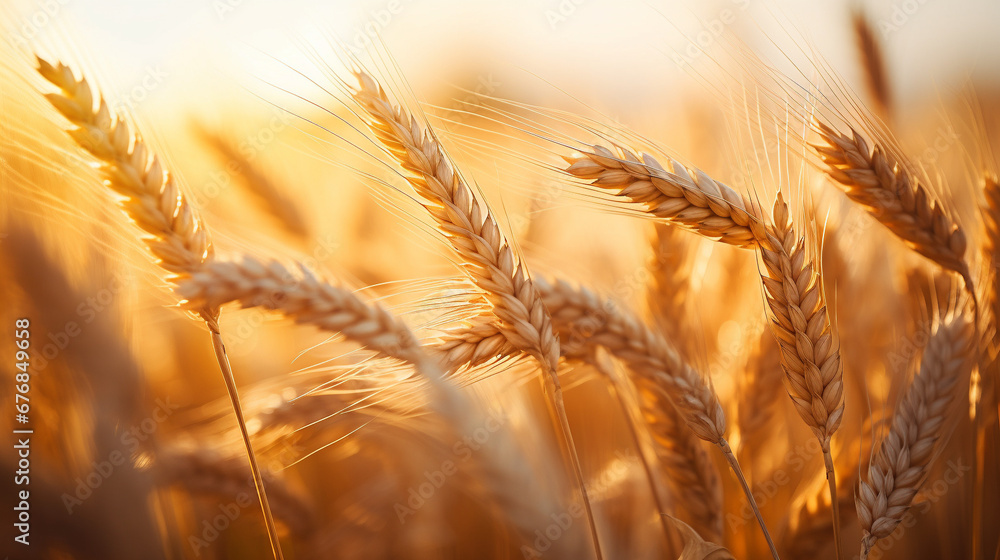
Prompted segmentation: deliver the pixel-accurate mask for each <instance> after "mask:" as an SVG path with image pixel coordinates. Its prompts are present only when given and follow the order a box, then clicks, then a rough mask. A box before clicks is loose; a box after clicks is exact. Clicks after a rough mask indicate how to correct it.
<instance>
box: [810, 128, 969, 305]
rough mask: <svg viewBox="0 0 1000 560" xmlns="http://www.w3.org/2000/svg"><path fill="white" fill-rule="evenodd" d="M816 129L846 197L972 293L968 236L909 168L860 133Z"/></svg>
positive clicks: (822, 153) (829, 168)
mask: <svg viewBox="0 0 1000 560" xmlns="http://www.w3.org/2000/svg"><path fill="white" fill-rule="evenodd" d="M814 128H815V129H816V131H817V132H818V133H819V134H820V136H821V137H822V138H823V141H824V142H825V143H826V144H825V145H814V146H813V147H814V148H815V150H816V152H817V153H818V154H819V155H820V157H821V158H822V160H823V162H824V163H825V164H826V165H827V174H828V175H829V176H830V177H831V178H832V179H833V180H834V181H836V182H838V183H839V184H840V185H841V186H842V188H843V190H844V192H845V193H846V194H847V196H848V197H849V198H850V199H851V200H853V201H854V202H857V203H858V204H860V205H861V206H862V207H864V208H865V210H867V211H868V213H869V214H871V215H872V216H873V217H874V218H875V219H876V220H878V221H879V222H881V223H882V224H883V225H884V226H885V227H887V228H889V230H890V231H891V232H892V233H894V234H895V235H896V236H897V237H899V238H900V239H901V240H902V241H903V242H904V243H906V245H907V246H908V247H910V248H911V249H913V250H914V251H916V252H918V253H920V254H921V255H923V256H925V257H927V258H929V259H930V260H932V261H934V262H936V263H937V264H938V265H940V266H941V267H943V268H945V269H947V270H951V271H954V272H957V273H958V274H960V275H961V276H962V279H963V280H965V282H966V285H967V287H968V288H969V289H970V290H971V289H972V288H973V285H972V278H971V276H970V274H969V267H968V265H967V264H966V262H965V249H966V237H965V232H964V231H962V228H961V227H960V226H959V224H958V223H957V222H956V221H955V219H954V218H953V217H952V216H951V215H949V213H948V211H947V210H946V209H945V207H944V205H943V204H942V202H941V201H939V200H936V199H935V198H934V196H933V195H932V194H931V193H930V192H929V191H928V190H927V188H926V187H924V185H922V184H920V182H919V181H918V180H917V178H916V177H913V176H912V175H911V173H910V171H909V170H907V168H906V165H905V163H904V162H900V161H898V160H897V159H896V157H895V156H894V155H893V154H892V151H891V150H887V149H886V148H885V147H883V146H880V145H877V144H876V145H875V147H874V149H869V147H868V143H867V142H866V141H865V139H864V138H863V137H862V136H861V135H860V134H858V132H857V131H854V130H852V131H851V132H852V135H851V136H847V135H844V134H841V133H839V132H837V131H836V130H835V129H833V128H832V127H830V126H828V125H826V124H824V123H822V122H814Z"/></svg>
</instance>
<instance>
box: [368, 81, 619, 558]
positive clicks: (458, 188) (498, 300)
mask: <svg viewBox="0 0 1000 560" xmlns="http://www.w3.org/2000/svg"><path fill="white" fill-rule="evenodd" d="M355 76H356V77H357V79H358V84H359V85H358V88H357V89H355V90H354V92H353V94H354V100H355V101H356V102H357V104H358V105H359V106H360V107H361V108H362V109H363V110H364V111H365V112H366V113H367V114H368V117H369V118H368V120H367V125H368V127H369V128H370V129H371V131H372V132H373V133H374V134H375V136H376V137H377V138H378V140H379V141H380V142H382V144H383V145H384V146H385V147H386V148H387V149H388V151H389V152H390V153H391V154H392V156H393V157H394V158H395V159H396V160H397V161H398V163H399V164H400V165H401V166H402V167H403V169H404V170H406V171H407V176H406V180H407V181H408V182H409V184H410V186H411V187H413V189H414V190H415V191H416V192H417V194H418V195H419V197H420V198H421V199H422V200H423V206H424V208H426V209H427V211H428V212H429V213H430V214H431V216H432V217H433V218H434V220H435V221H436V222H437V225H438V228H439V229H440V230H441V232H442V233H444V235H445V236H446V237H447V238H448V240H449V241H450V242H451V244H452V247H453V248H454V249H455V251H456V252H457V253H458V254H459V256H460V257H461V259H462V266H463V268H464V269H465V271H466V273H467V274H468V275H469V276H470V277H471V278H472V280H473V282H474V283H475V284H476V286H478V287H479V288H480V289H481V290H482V291H483V294H484V296H485V298H486V300H487V301H489V302H490V305H491V306H492V308H493V313H494V314H495V315H496V316H497V318H498V319H499V320H500V327H501V332H502V333H503V335H504V336H505V337H507V339H508V340H509V341H510V342H511V343H512V344H513V345H514V346H516V347H517V348H518V349H520V350H521V351H523V352H527V353H528V354H531V355H532V356H535V357H536V358H537V359H538V361H539V362H540V363H541V364H542V369H543V373H544V375H545V378H544V379H545V381H544V382H545V389H546V392H547V393H548V395H547V396H548V405H549V407H550V412H551V414H552V416H553V418H554V420H555V421H556V423H557V425H558V429H559V432H560V436H561V439H562V442H563V443H564V444H565V451H566V454H567V455H568V458H569V461H570V463H571V465H572V467H573V471H574V475H575V476H576V482H577V486H578V488H579V489H580V494H581V496H582V498H583V504H584V508H585V510H586V513H587V520H588V522H589V525H590V530H591V536H592V539H593V542H594V549H595V551H596V553H597V557H598V560H600V559H601V558H602V552H601V545H600V542H599V539H598V533H597V525H596V521H595V520H594V514H593V511H592V507H591V504H590V499H589V498H588V496H587V486H586V481H585V478H584V475H583V468H582V467H581V466H580V459H579V457H578V456H577V452H576V445H575V443H574V441H573V434H572V431H571V429H570V425H569V419H568V417H567V415H566V406H565V403H564V401H563V395H562V387H561V386H560V383H559V376H558V367H559V341H558V340H557V339H556V337H555V335H554V334H553V332H552V324H551V319H550V317H549V314H548V312H547V311H546V310H545V306H544V305H543V304H542V300H541V297H539V295H538V293H537V291H536V290H535V287H534V286H533V284H532V282H531V278H530V277H529V276H528V272H527V270H526V269H525V267H524V265H523V263H521V262H520V261H519V259H518V258H517V255H515V253H514V250H513V249H512V248H511V246H510V244H509V243H508V242H507V239H506V237H505V236H504V234H503V232H502V231H501V230H500V227H499V225H497V222H496V220H495V218H494V217H493V214H492V213H491V212H490V210H489V207H487V206H486V204H485V203H483V202H481V201H480V200H479V199H478V197H477V196H476V193H475V192H474V191H473V190H472V188H471V187H470V186H469V184H468V183H467V182H466V181H465V179H463V178H462V176H461V175H460V174H459V172H458V170H457V169H456V168H455V166H454V165H453V164H452V162H451V160H450V158H448V156H447V154H446V153H445V150H444V147H443V146H441V144H440V143H439V142H438V140H437V137H436V136H435V134H434V132H433V130H431V129H430V127H427V128H426V129H425V128H424V127H422V126H421V123H420V121H419V120H418V119H417V118H416V117H414V116H413V115H411V114H409V113H408V112H407V111H406V110H405V109H404V108H403V107H401V106H396V105H394V104H393V103H392V101H390V100H389V97H388V96H387V95H386V92H385V91H384V90H383V89H382V87H381V86H380V85H379V84H378V83H377V82H376V81H375V80H374V78H372V77H371V76H370V75H368V74H367V73H365V72H363V71H360V70H359V71H356V72H355Z"/></svg>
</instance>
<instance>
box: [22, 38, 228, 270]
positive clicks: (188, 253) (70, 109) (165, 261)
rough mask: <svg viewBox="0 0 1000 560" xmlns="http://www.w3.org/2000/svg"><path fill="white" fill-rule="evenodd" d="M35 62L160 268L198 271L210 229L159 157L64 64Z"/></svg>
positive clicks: (73, 134) (49, 96)
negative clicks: (51, 85)
mask: <svg viewBox="0 0 1000 560" xmlns="http://www.w3.org/2000/svg"><path fill="white" fill-rule="evenodd" d="M37 62H38V72H39V73H40V74H41V75H42V77H44V78H45V79H46V80H48V81H49V82H51V83H52V84H53V85H55V86H56V87H57V88H59V93H49V94H46V96H45V97H46V98H47V99H48V100H49V101H50V102H51V103H52V105H53V106H54V107H55V108H56V109H57V110H58V111H59V112H60V113H62V115H63V116H65V117H66V118H67V119H68V120H69V121H70V122H71V123H72V124H73V125H74V126H75V127H76V128H74V129H72V130H70V131H69V135H70V136H71V137H72V138H73V140H74V141H76V143H77V144H78V145H79V146H80V147H81V148H83V149H85V150H87V151H88V152H89V153H90V154H91V155H93V156H94V157H95V158H97V160H98V162H99V168H100V171H101V173H102V175H104V182H105V184H106V185H107V186H108V187H110V188H111V189H113V190H114V191H115V192H116V193H118V194H119V195H121V196H122V197H124V198H123V199H122V200H121V206H122V209H123V210H124V211H125V213H126V214H128V216H129V217H130V218H132V220H133V221H134V222H135V224H136V225H138V226H139V227H140V228H142V230H143V231H145V232H146V233H147V234H148V235H146V236H144V241H145V242H146V245H147V246H148V247H149V249H150V251H151V252H152V253H153V255H155V256H156V258H157V260H158V263H159V265H160V266H162V267H163V268H164V269H166V270H168V271H170V272H172V273H174V274H177V275H181V276H184V275H189V274H191V272H193V271H194V270H197V269H198V268H199V267H200V266H201V265H202V264H203V263H204V262H205V261H206V260H207V259H210V258H211V255H212V244H211V241H210V240H209V236H208V231H207V230H206V229H205V227H204V225H202V222H201V218H200V217H199V216H198V213H197V212H196V211H195V210H194V208H192V207H191V205H190V203H188V201H187V199H186V198H185V197H184V194H183V193H182V192H181V191H180V190H179V189H178V188H177V184H176V182H175V181H174V179H173V177H171V176H170V173H169V172H168V171H167V170H166V169H164V167H163V165H162V164H161V163H160V159H159V158H158V157H157V156H156V154H154V153H152V152H151V151H150V150H149V149H148V148H147V147H146V144H145V143H143V141H142V139H141V138H139V137H138V136H137V135H135V134H133V133H132V132H131V131H130V130H129V126H128V123H127V122H125V120H124V119H123V118H122V117H121V115H117V114H115V113H112V111H111V110H110V109H109V108H108V104H107V103H106V102H105V101H104V98H103V97H102V96H101V95H100V94H99V93H97V92H96V91H94V90H93V89H91V87H90V84H89V83H87V80H86V79H85V78H81V79H79V80H77V79H76V77H75V76H74V75H73V71H72V69H70V68H69V67H68V66H66V65H64V64H62V63H61V62H57V63H56V64H55V65H53V64H50V63H49V62H46V61H45V60H43V59H41V58H37ZM95 105H96V107H95Z"/></svg>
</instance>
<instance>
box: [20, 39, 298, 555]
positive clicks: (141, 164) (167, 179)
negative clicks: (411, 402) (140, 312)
mask: <svg viewBox="0 0 1000 560" xmlns="http://www.w3.org/2000/svg"><path fill="white" fill-rule="evenodd" d="M35 58H36V60H37V62H38V72H39V74H41V75H42V77H43V78H45V79H46V80H48V81H49V82H50V83H51V84H52V85H54V86H56V87H57V88H59V93H49V94H46V95H45V97H46V99H48V100H49V102H50V103H51V104H52V105H53V106H54V107H55V108H56V110H58V111H59V112H60V113H62V115H63V116H64V117H66V118H67V119H68V120H69V121H70V122H71V123H72V124H73V125H74V126H75V127H76V128H74V129H71V130H70V131H69V135H70V137H72V138H73V140H74V141H75V142H76V143H77V144H78V145H79V146H80V147H81V148H83V149H84V150H86V151H87V152H89V153H90V154H91V155H92V156H94V157H95V158H96V159H97V161H98V164H99V169H100V171H101V174H102V175H103V176H104V183H105V185H107V186H108V187H109V188H111V189H112V190H114V191H115V192H116V193H118V194H119V195H121V196H122V197H123V199H122V200H121V201H120V204H121V206H122V209H123V210H124V211H125V213H126V214H127V215H128V216H129V217H130V218H131V219H132V221H133V222H135V224H136V225H137V226H139V227H140V228H141V229H142V230H143V231H145V232H146V234H147V235H145V236H144V241H145V243H146V246H147V247H149V250H150V252H152V253H153V255H154V256H155V257H156V259H157V263H158V264H159V265H160V266H161V267H162V268H163V269H165V270H166V271H168V272H170V273H171V279H172V280H178V279H181V278H184V277H187V276H190V275H191V274H192V273H193V272H195V271H197V270H199V269H200V268H201V267H202V266H204V265H205V263H206V262H209V261H211V259H212V256H213V251H212V243H211V241H210V240H209V236H208V230H206V229H205V227H204V225H203V224H202V222H201V218H200V217H199V216H198V213H197V212H196V211H195V210H194V208H193V207H192V206H191V204H190V203H189V202H188V200H187V198H185V196H184V194H183V193H182V192H181V190H180V189H179V188H178V186H177V183H176V182H175V181H174V179H173V177H172V176H171V175H170V173H169V172H168V171H167V170H166V169H165V168H164V167H163V165H162V164H161V163H160V159H159V158H158V157H157V156H156V154H155V153H153V152H152V150H150V149H148V148H147V147H146V144H145V143H144V142H143V141H142V138H140V137H139V136H138V135H136V134H134V133H132V132H131V131H130V130H129V126H128V123H127V122H126V121H125V119H124V118H122V116H121V115H118V114H116V113H112V111H111V110H110V109H109V108H108V104H107V103H106V102H105V101H104V97H103V96H102V95H100V93H96V92H95V91H94V90H93V89H91V87H90V84H89V83H87V80H86V78H81V79H79V80H77V79H76V77H75V76H74V75H73V70H72V69H71V68H69V67H68V66H66V65H64V64H63V63H61V62H57V63H56V64H55V65H53V64H50V63H49V62H47V61H45V60H44V59H42V58H41V57H37V56H36V57H35ZM95 102H96V106H97V107H96V109H95V107H94V106H95ZM194 311H196V312H197V313H198V314H200V315H201V317H202V318H203V319H204V320H205V323H206V324H207V325H208V328H209V330H210V331H211V333H212V346H213V349H214V350H215V355H216V358H217V360H218V362H219V369H220V370H221V371H222V376H223V378H224V380H225V382H226V390H227V391H228V393H229V398H230V400H231V401H232V405H233V412H234V413H235V414H236V420H237V422H238V423H239V426H240V430H241V433H242V436H243V443H244V445H245V446H246V450H247V458H248V460H249V462H250V467H251V470H252V472H253V474H254V482H255V485H256V487H257V494H258V497H259V498H260V504H261V509H262V510H263V513H264V521H265V524H266V526H267V531H268V538H269V539H270V541H271V549H272V552H273V553H274V556H275V558H277V559H278V560H281V558H282V553H281V543H280V541H279V540H278V532H277V529H276V528H275V526H274V519H273V517H272V515H271V510H270V506H269V505H268V501H267V493H266V491H265V489H264V481H263V478H261V474H260V468H259V467H258V465H257V458H256V455H255V454H254V451H253V446H252V444H251V443H250V434H249V433H248V432H247V429H246V421H245V420H244V418H243V410H242V407H241V406H240V397H239V393H238V392H237V389H236V380H235V378H234V377H233V372H232V368H231V367H230V365H229V357H228V356H227V355H226V349H225V346H224V345H223V343H222V334H221V333H220V332H219V324H218V317H219V313H218V309H217V308H211V307H204V308H199V309H196V310H194Z"/></svg>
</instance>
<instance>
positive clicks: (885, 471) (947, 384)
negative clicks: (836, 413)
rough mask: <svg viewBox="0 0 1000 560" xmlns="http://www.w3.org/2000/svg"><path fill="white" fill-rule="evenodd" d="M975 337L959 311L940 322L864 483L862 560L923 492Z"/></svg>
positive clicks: (861, 493)
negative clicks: (918, 493) (919, 492)
mask: <svg viewBox="0 0 1000 560" xmlns="http://www.w3.org/2000/svg"><path fill="white" fill-rule="evenodd" d="M974 336H975V335H974V329H973V322H972V321H970V320H969V319H968V318H967V317H966V316H964V314H963V313H961V312H959V311H952V312H951V313H949V315H948V316H947V317H945V318H944V319H943V320H942V321H941V322H939V323H937V324H935V330H934V332H933V333H932V334H931V337H930V339H929V340H928V343H927V347H926V348H925V349H924V354H923V358H922V360H921V363H920V371H919V372H918V373H917V374H916V375H915V376H914V378H913V381H912V383H911V384H910V387H909V388H908V389H907V391H906V394H905V395H904V396H903V398H902V400H901V401H900V403H899V405H898V406H897V408H896V410H895V412H894V413H893V417H892V427H891V428H890V429H889V433H888V434H887V435H886V437H885V439H884V440H882V443H881V445H880V446H879V450H878V453H877V454H876V456H875V459H874V461H872V464H871V465H870V466H869V468H868V479H867V480H863V481H862V482H861V486H860V489H859V492H858V496H857V504H858V517H859V519H860V521H861V527H862V529H863V530H864V536H863V537H862V539H861V558H862V560H864V559H865V558H867V557H868V554H869V553H870V552H871V549H872V547H873V546H875V544H876V543H877V542H878V541H879V540H880V539H884V538H886V537H888V536H889V535H890V534H892V532H893V530H894V529H895V528H896V526H898V525H899V523H900V521H902V517H903V514H904V513H906V511H907V509H909V507H910V504H911V503H912V502H913V498H914V497H915V496H916V494H917V492H918V491H919V490H920V485H921V484H922V483H923V481H924V479H925V478H926V475H927V471H928V468H929V466H930V464H931V461H932V460H933V458H934V456H935V454H936V451H937V449H938V448H939V439H940V438H941V437H942V435H944V433H945V429H946V426H947V424H948V418H949V416H950V414H949V412H950V411H949V407H950V405H951V403H952V402H953V400H954V397H955V386H956V385H957V384H958V383H957V382H958V381H959V380H960V379H961V378H962V376H963V375H965V374H967V373H968V366H969V365H970V363H971V360H970V358H971V357H972V353H973V347H974Z"/></svg>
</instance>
